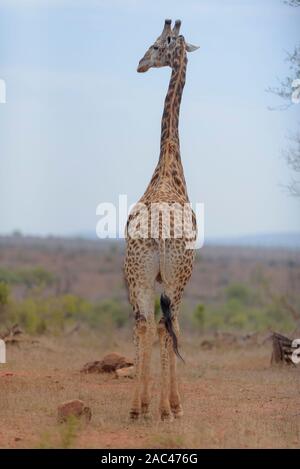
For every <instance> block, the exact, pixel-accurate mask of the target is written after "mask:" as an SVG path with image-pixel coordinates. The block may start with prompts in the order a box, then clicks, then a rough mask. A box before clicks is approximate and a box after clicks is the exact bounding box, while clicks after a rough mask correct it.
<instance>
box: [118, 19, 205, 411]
mask: <svg viewBox="0 0 300 469" xmlns="http://www.w3.org/2000/svg"><path fill="white" fill-rule="evenodd" d="M179 27H180V23H179V21H177V22H176V23H175V26H174V28H173V30H171V26H170V20H166V22H165V27H164V30H163V32H162V34H161V36H160V37H159V38H158V39H157V40H156V42H155V43H154V45H153V46H151V47H150V49H149V50H148V51H147V52H146V54H145V56H144V57H143V59H142V60H141V61H140V64H139V67H138V71H142V72H144V71H146V70H147V69H148V68H150V67H160V66H164V65H169V66H171V68H172V75H171V79H170V83H169V88H168V93H167V96H166V99H165V106H164V113H163V117H162V128H161V150H160V157H159V161H158V164H157V166H156V169H155V171H154V173H153V176H152V179H151V181H150V183H149V185H148V187H147V189H146V191H145V193H144V195H143V196H142V197H141V199H140V200H139V202H138V204H137V205H136V207H135V208H134V209H133V211H132V212H131V214H130V215H129V218H128V222H127V232H126V255H125V278H126V281H127V285H128V290H129V300H130V303H131V305H132V307H133V311H134V314H135V326H134V343H135V348H136V350H135V367H136V378H135V389H134V396H133V402H132V408H131V417H132V418H137V417H138V416H139V415H140V414H143V415H144V416H145V417H147V416H148V415H149V404H150V391H149V379H150V362H151V351H152V344H153V341H154V338H155V333H156V331H157V332H158V337H159V343H160V356H161V398H160V414H161V418H162V419H168V420H171V419H172V417H173V415H174V416H175V417H181V416H182V415H183V410H182V405H181V401H180V396H179V392H178V384H177V371H176V354H177V355H179V352H178V349H177V338H178V335H179V325H178V314H179V307H180V303H181V300H182V295H183V292H184V288H185V285H186V283H187V282H188V280H189V279H190V277H191V274H192V268H193V261H194V249H190V248H188V247H189V246H190V245H189V243H190V242H191V241H194V240H195V232H196V220H195V216H194V213H193V212H192V211H190V212H189V213H186V212H185V211H184V207H185V206H189V205H187V204H189V199H188V194H187V188H186V182H185V178H184V173H183V167H182V163H181V158H180V146H179V135H178V120H179V109H180V102H181V96H182V91H183V87H184V84H185V74H186V65H187V55H186V51H187V50H188V47H192V48H193V46H190V45H187V43H186V42H185V40H184V38H183V36H179ZM192 50H194V49H192ZM161 207H163V208H165V209H166V210H168V208H170V212H169V218H167V219H165V218H164V215H163V214H162V212H161V211H160V208H161ZM156 208H157V209H158V212H155V210H154V209H156ZM156 215H157V216H156ZM189 217H190V224H191V226H192V233H191V232H190V231H188V232H187V233H186V232H185V230H184V229H183V220H185V219H186V218H189ZM166 221H167V222H168V223H166ZM142 222H143V227H144V229H146V232H147V233H146V235H145V232H143V230H141V229H140V228H141V223H142ZM132 227H134V228H136V227H138V228H139V229H138V230H137V231H138V235H137V233H136V232H134V235H133V234H132V230H131V228H132ZM157 282H159V283H161V284H162V289H163V294H162V296H161V307H162V311H163V317H162V318H161V320H160V321H159V323H158V324H157V325H156V323H155V318H154V304H155V293H156V283H157Z"/></svg>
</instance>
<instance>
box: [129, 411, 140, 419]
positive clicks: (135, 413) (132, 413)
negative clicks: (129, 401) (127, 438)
mask: <svg viewBox="0 0 300 469" xmlns="http://www.w3.org/2000/svg"><path fill="white" fill-rule="evenodd" d="M139 415H140V413H139V412H138V411H137V410H131V411H130V420H138V418H139Z"/></svg>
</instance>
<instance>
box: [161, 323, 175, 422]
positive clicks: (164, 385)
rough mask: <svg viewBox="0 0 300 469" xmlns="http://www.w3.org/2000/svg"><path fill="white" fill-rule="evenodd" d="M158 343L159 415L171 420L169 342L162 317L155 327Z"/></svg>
mask: <svg viewBox="0 0 300 469" xmlns="http://www.w3.org/2000/svg"><path fill="white" fill-rule="evenodd" d="M157 331H158V337H159V344H160V366H161V383H160V386H161V387H160V405H159V410H160V416H161V419H162V420H167V421H172V420H173V418H172V412H171V407H170V401H169V344H170V342H171V339H170V336H169V333H168V331H167V329H166V326H165V321H164V319H161V320H160V321H159V323H158V327H157Z"/></svg>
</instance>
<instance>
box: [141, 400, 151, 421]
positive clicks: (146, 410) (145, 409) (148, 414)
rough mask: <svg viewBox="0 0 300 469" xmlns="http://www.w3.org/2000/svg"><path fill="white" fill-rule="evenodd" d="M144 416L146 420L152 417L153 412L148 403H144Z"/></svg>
mask: <svg viewBox="0 0 300 469" xmlns="http://www.w3.org/2000/svg"><path fill="white" fill-rule="evenodd" d="M142 416H143V418H144V419H145V420H150V419H151V414H150V412H149V406H148V404H147V405H142Z"/></svg>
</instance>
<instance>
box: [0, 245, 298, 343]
mask: <svg viewBox="0 0 300 469" xmlns="http://www.w3.org/2000/svg"><path fill="white" fill-rule="evenodd" d="M228 249H229V248H228ZM228 249H227V251H226V255H227V257H226V259H227V260H226V262H227V264H228V265H229V264H230V262H235V268H234V269H235V270H236V273H235V274H234V271H235V270H234V269H233V270H232V273H230V271H228V266H226V265H225V263H224V259H223V258H222V256H221V257H220V258H219V257H218V256H217V258H210V257H209V256H208V257H207V255H205V251H204V255H202V253H201V258H200V257H199V256H198V258H197V261H196V264H195V274H194V275H195V278H194V277H193V282H194V286H193V285H192V286H191V288H188V289H187V292H186V295H185V297H184V302H183V305H182V311H181V316H180V323H181V327H182V329H184V330H185V331H186V332H188V333H189V334H198V335H201V334H206V333H214V332H218V331H228V332H229V331H231V332H238V331H240V332H267V331H273V330H277V331H281V332H289V331H292V330H294V329H295V326H296V323H297V317H296V316H297V312H298V311H300V300H299V296H297V291H298V290H297V286H296V288H295V287H294V288H293V295H292V300H291V301H292V303H293V307H291V308H289V307H287V305H289V303H288V301H290V298H289V299H287V298H288V296H287V289H286V287H284V288H281V289H280V288H278V285H277V286H276V282H275V280H274V282H273V281H272V277H270V275H269V276H268V269H269V272H270V269H271V271H272V270H273V271H274V268H276V267H278V269H279V270H278V271H279V272H281V275H280V277H278V278H279V279H280V282H279V286H280V285H281V284H282V283H284V282H283V280H282V279H285V282H286V281H287V283H288V285H289V286H290V285H291V284H292V283H293V282H294V284H295V278H296V285H297V279H298V278H299V275H300V264H299V263H298V261H297V260H296V261H295V259H294V260H293V261H291V260H288V261H287V259H286V258H285V257H284V258H283V259H281V258H279V260H278V259H275V260H274V259H273V258H272V259H271V261H270V259H269V258H267V259H264V258H263V257H262V258H261V259H260V261H259V262H255V263H253V262H252V264H251V266H252V267H251V268H249V272H248V274H247V276H246V277H244V278H243V275H241V272H242V270H240V269H241V267H240V263H241V259H240V258H239V256H237V257H236V256H232V259H231V258H230V256H229V257H228V254H230V250H228ZM3 252H4V251H3V250H0V259H1V253H2V261H6V265H5V263H4V262H1V265H2V267H1V268H0V331H1V330H2V329H5V328H9V327H11V326H12V325H13V324H18V325H19V326H20V327H21V328H22V330H24V331H25V332H27V333H28V334H33V335H36V334H56V335H59V334H67V333H70V332H71V331H73V330H79V329H87V330H88V329H93V330H95V331H98V332H99V333H104V334H110V335H111V334H114V333H115V332H116V333H117V331H120V330H122V329H123V330H126V328H127V329H129V328H130V329H131V328H132V325H133V318H132V315H131V307H130V305H129V303H128V298H127V293H126V288H125V285H124V283H123V277H122V262H123V252H122V249H119V248H118V246H117V245H113V246H110V247H109V248H108V249H104V250H102V249H100V250H98V251H95V252H94V251H93V250H85V249H84V248H79V247H78V246H77V247H76V248H75V249H73V250H72V251H71V252H70V251H69V250H68V249H65V247H61V246H56V248H55V250H54V251H53V250H51V249H50V250H49V249H45V247H42V249H40V248H37V247H36V246H33V247H31V248H30V250H29V252H28V248H26V249H25V248H24V249H23V248H22V249H20V247H19V248H18V251H17V254H18V255H17V258H16V249H15V248H14V247H13V248H12V247H11V246H10V247H9V249H8V250H6V251H5V255H4V254H3ZM41 252H42V254H43V259H44V262H43V264H44V265H45V267H43V266H41V265H40V264H39V263H38V261H39V259H41ZM223 257H224V256H223ZM244 257H245V256H244ZM275 257H276V256H275ZM292 257H293V256H292ZM3 258H5V259H3ZM12 258H13V259H14V262H11V260H12ZM58 259H59V260H60V261H61V262H60V264H59V265H58V263H57V260H58ZM234 259H235V261H234ZM250 259H252V258H251V256H250ZM280 259H281V260H280ZM54 261H55V262H54ZM243 262H244V265H245V266H246V264H247V262H248V261H247V260H246V261H243ZM75 265H76V268H75ZM236 265H239V269H237V268H236ZM46 266H48V267H49V268H46ZM54 266H55V267H54ZM283 268H285V269H286V273H287V274H288V275H283V274H282V270H283ZM291 270H292V271H293V276H294V277H293V278H294V280H293V281H291V279H292V277H291V273H290V272H291ZM227 274H228V275H227ZM88 276H89V277H88ZM277 276H278V275H277ZM215 277H216V280H215V282H216V285H217V286H216V287H213V288H212V289H211V293H210V294H208V295H206V296H205V294H204V293H205V292H206V291H208V289H207V288H205V286H204V287H203V292H204V293H202V292H201V291H200V292H199V293H198V290H199V285H201V282H202V280H205V278H206V282H207V284H209V282H212V281H213V279H214V278H215ZM274 278H275V277H274ZM239 279H241V281H238V280H239ZM242 280H244V281H242ZM92 283H94V288H93V289H92V290H91V284H92ZM273 283H274V285H273ZM204 284H205V281H204ZM100 287H101V288H102V290H101V294H99V295H97V294H92V293H93V292H94V290H95V291H96V292H97V289H98V288H99V289H101V288H100ZM200 290H201V289H200ZM85 291H86V293H85ZM274 291H275V292H276V293H274ZM159 296H160V293H159V292H158V295H157V298H156V302H155V315H156V317H157V318H159V317H160V314H161V313H160V305H159ZM289 296H290V294H289Z"/></svg>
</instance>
